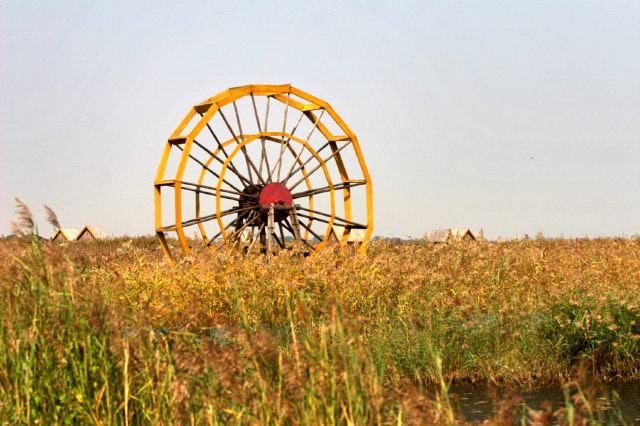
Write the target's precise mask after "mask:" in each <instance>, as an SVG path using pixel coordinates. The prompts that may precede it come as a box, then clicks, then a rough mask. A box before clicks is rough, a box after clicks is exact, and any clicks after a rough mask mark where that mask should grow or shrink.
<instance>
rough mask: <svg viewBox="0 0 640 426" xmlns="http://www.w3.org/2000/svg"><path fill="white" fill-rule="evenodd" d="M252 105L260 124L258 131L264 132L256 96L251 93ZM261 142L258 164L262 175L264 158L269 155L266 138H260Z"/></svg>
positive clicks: (257, 122)
mask: <svg viewBox="0 0 640 426" xmlns="http://www.w3.org/2000/svg"><path fill="white" fill-rule="evenodd" d="M251 105H253V114H254V116H255V118H256V124H257V125H258V132H259V133H262V126H260V117H259V116H258V108H257V107H256V98H255V97H254V96H253V93H252V94H251ZM260 142H261V144H262V150H261V151H260V163H259V164H258V173H260V176H262V163H264V159H265V157H266V156H267V150H266V146H265V142H264V138H263V137H261V138H260Z"/></svg>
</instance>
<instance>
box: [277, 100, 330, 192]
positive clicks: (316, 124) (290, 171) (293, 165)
mask: <svg viewBox="0 0 640 426" xmlns="http://www.w3.org/2000/svg"><path fill="white" fill-rule="evenodd" d="M322 114H324V109H323V110H322V111H321V112H320V115H319V116H318V117H317V118H316V121H315V122H314V123H313V127H312V128H311V130H310V131H309V133H308V134H307V138H306V139H305V142H306V143H309V139H311V135H312V134H313V131H314V130H315V129H316V127H317V126H318V122H319V121H320V119H321V118H322ZM303 115H304V112H303V113H302V114H301V115H300V119H302V116H303ZM298 123H300V120H298ZM297 127H298V125H297V124H296V128H297ZM294 131H295V129H294ZM291 134H292V135H293V133H291ZM324 148H325V147H322V148H320V149H321V150H322V149H324ZM303 151H304V144H300V151H299V152H298V154H297V155H296V156H295V158H294V159H293V163H291V168H290V169H289V172H288V173H287V177H286V178H285V179H284V180H283V181H282V182H281V183H282V184H284V183H286V182H287V180H289V178H290V177H291V176H292V175H293V168H294V167H295V166H296V163H298V162H299V161H300V156H301V155H302V152H303ZM317 152H319V151H317ZM300 168H301V169H303V168H304V164H303V165H301V166H300Z"/></svg>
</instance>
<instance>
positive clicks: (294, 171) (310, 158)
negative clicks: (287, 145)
mask: <svg viewBox="0 0 640 426" xmlns="http://www.w3.org/2000/svg"><path fill="white" fill-rule="evenodd" d="M330 145H331V142H327V143H325V144H324V145H322V146H321V147H320V148H318V150H316V154H320V153H321V152H322V151H324V149H325V148H326V147H328V146H330ZM302 151H303V149H302V148H300V152H299V155H298V157H296V158H299V157H300V155H302ZM315 159H316V157H315V156H314V155H313V154H311V155H310V156H309V158H307V159H306V160H305V161H303V162H302V164H300V165H299V166H298V167H297V168H296V169H295V170H293V168H292V171H290V172H289V174H288V175H287V177H285V178H284V179H283V180H282V182H281V183H282V184H285V183H287V181H288V180H289V179H291V177H292V176H293V175H295V174H296V173H298V172H299V171H300V170H302V169H303V168H304V167H305V166H306V165H307V164H309V163H310V162H312V161H313V160H315ZM294 164H295V163H294Z"/></svg>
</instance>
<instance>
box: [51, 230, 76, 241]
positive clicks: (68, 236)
mask: <svg viewBox="0 0 640 426" xmlns="http://www.w3.org/2000/svg"><path fill="white" fill-rule="evenodd" d="M79 234H80V231H78V230H77V229H75V228H59V229H58V232H56V233H55V234H54V236H53V237H51V241H57V242H62V241H75V240H76V238H78V235H79Z"/></svg>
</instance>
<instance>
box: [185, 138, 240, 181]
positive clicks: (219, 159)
mask: <svg viewBox="0 0 640 426" xmlns="http://www.w3.org/2000/svg"><path fill="white" fill-rule="evenodd" d="M193 143H195V144H196V145H198V146H199V147H200V148H201V149H202V150H203V151H204V152H206V153H207V154H209V155H210V156H211V158H213V159H214V160H216V161H217V162H218V163H220V164H224V160H223V159H222V158H220V157H218V156H217V155H215V154H214V153H213V151H211V150H209V149H207V147H205V146H204V145H202V144H201V143H200V142H198V141H197V140H195V139H194V140H193ZM227 158H228V157H227ZM227 168H228V169H229V171H231V173H233V174H234V175H236V176H238V178H239V179H240V180H242V181H244V183H245V185H249V184H250V183H251V182H249V179H247V178H246V177H245V176H244V175H242V174H241V173H240V172H238V170H237V169H236V167H235V165H234V164H233V162H232V161H230V162H229V165H228V166H227Z"/></svg>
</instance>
